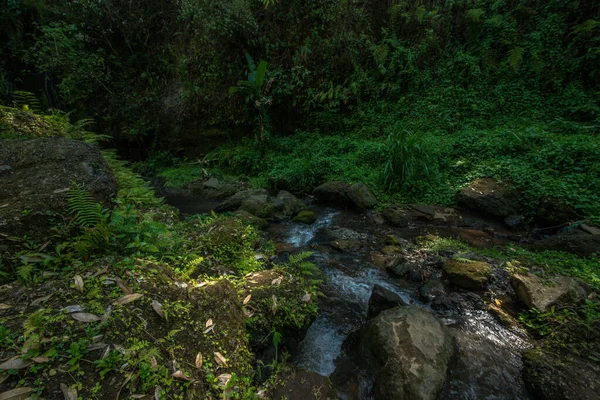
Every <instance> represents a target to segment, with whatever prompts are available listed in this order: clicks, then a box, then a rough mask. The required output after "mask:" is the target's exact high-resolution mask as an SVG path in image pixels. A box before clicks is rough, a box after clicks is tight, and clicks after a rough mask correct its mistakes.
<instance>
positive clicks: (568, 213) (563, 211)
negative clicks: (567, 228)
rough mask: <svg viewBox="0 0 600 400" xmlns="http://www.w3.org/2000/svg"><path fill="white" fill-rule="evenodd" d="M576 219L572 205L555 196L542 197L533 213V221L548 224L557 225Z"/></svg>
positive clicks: (577, 217)
mask: <svg viewBox="0 0 600 400" xmlns="http://www.w3.org/2000/svg"><path fill="white" fill-rule="evenodd" d="M578 219H579V216H578V215H577V213H576V212H575V210H574V209H573V207H571V206H570V205H569V204H567V202H566V201H564V200H563V199H559V198H557V197H544V198H542V199H541V200H540V204H539V205H538V207H537V210H536V213H535V221H536V222H537V223H538V224H541V225H548V226H559V225H563V224H566V223H569V222H575V221H577V220H578Z"/></svg>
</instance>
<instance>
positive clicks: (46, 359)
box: [31, 357, 50, 364]
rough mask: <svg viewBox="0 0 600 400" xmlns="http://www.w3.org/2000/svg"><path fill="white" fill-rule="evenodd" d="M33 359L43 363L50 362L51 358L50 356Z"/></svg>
mask: <svg viewBox="0 0 600 400" xmlns="http://www.w3.org/2000/svg"><path fill="white" fill-rule="evenodd" d="M31 361H33V362H34V363H37V364H43V363H47V362H49V361H50V359H49V358H48V357H33V358H32V359H31Z"/></svg>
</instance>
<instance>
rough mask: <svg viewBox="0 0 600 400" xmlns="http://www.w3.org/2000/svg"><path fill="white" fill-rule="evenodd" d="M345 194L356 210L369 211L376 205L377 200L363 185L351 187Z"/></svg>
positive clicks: (358, 184)
mask: <svg viewBox="0 0 600 400" xmlns="http://www.w3.org/2000/svg"><path fill="white" fill-rule="evenodd" d="M347 194H348V197H349V198H350V200H351V201H352V202H353V203H354V206H355V207H356V208H357V209H358V210H361V211H362V210H370V209H373V208H375V206H376V205H377V198H376V197H375V195H374V194H373V192H372V191H371V189H369V187H368V186H367V185H365V184H364V183H357V184H355V185H352V186H351V187H350V188H349V189H348V192H347Z"/></svg>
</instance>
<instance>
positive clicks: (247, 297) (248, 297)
mask: <svg viewBox="0 0 600 400" xmlns="http://www.w3.org/2000/svg"><path fill="white" fill-rule="evenodd" d="M251 298H252V295H251V294H249V295H248V296H246V298H245V299H244V301H243V302H242V304H244V305H245V304H248V303H249V302H250V299H251Z"/></svg>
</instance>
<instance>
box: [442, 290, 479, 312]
mask: <svg viewBox="0 0 600 400" xmlns="http://www.w3.org/2000/svg"><path fill="white" fill-rule="evenodd" d="M483 306H484V303H483V300H481V298H480V297H479V296H477V295H476V294H475V293H471V292H466V293H458V292H452V293H442V294H440V295H438V296H436V297H435V298H434V299H433V301H432V302H431V308H432V309H434V310H436V311H438V312H442V313H450V314H456V313H462V312H463V311H465V310H480V309H483Z"/></svg>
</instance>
